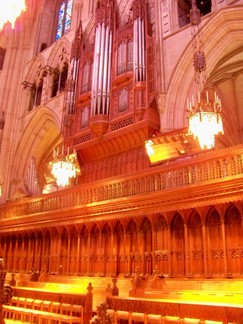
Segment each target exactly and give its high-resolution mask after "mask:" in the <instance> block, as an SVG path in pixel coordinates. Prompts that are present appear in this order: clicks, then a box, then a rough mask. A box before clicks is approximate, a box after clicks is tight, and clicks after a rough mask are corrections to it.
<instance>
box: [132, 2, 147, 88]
mask: <svg viewBox="0 0 243 324" xmlns="http://www.w3.org/2000/svg"><path fill="white" fill-rule="evenodd" d="M133 14H134V24H133V35H134V49H133V62H134V63H133V64H134V67H133V69H134V79H135V82H138V81H145V50H146V48H145V19H144V17H145V8H144V2H143V1H141V0H135V1H134V4H133Z"/></svg>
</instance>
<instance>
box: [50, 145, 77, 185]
mask: <svg viewBox="0 0 243 324" xmlns="http://www.w3.org/2000/svg"><path fill="white" fill-rule="evenodd" d="M53 157H54V160H53V161H51V162H50V167H51V173H52V174H53V176H54V178H55V179H56V182H57V185H58V186H61V187H65V186H68V185H69V183H70V179H72V178H76V176H77V175H78V174H79V173H80V168H79V165H78V160H77V153H76V151H74V153H73V154H69V149H68V152H67V155H65V154H64V152H63V151H62V153H61V154H60V155H59V149H58V148H57V149H54V150H53Z"/></svg>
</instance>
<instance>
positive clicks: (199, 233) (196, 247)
mask: <svg viewBox="0 0 243 324" xmlns="http://www.w3.org/2000/svg"><path fill="white" fill-rule="evenodd" d="M187 251H190V252H189V253H188V255H187V260H188V269H187V272H188V274H190V275H196V276H199V275H203V273H204V264H203V260H204V259H203V258H204V254H203V229H202V219H201V216H200V215H199V213H198V212H197V211H196V210H193V211H192V212H191V213H190V215H189V216H188V219H187Z"/></svg>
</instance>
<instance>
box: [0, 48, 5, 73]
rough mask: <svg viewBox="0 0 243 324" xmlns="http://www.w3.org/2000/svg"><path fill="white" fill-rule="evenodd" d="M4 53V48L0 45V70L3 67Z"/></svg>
mask: <svg viewBox="0 0 243 324" xmlns="http://www.w3.org/2000/svg"><path fill="white" fill-rule="evenodd" d="M5 54H6V50H5V49H4V48H2V47H0V70H2V69H3V63H4V57H5Z"/></svg>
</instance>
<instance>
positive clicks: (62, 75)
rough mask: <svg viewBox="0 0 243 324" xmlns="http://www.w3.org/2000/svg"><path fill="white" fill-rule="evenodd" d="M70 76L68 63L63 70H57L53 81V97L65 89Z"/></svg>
mask: <svg viewBox="0 0 243 324" xmlns="http://www.w3.org/2000/svg"><path fill="white" fill-rule="evenodd" d="M67 76H68V65H67V64H64V66H63V69H62V71H58V70H57V71H55V72H54V74H53V81H52V94H51V97H52V98H53V97H55V96H56V95H58V94H59V93H61V92H63V91H64V90H65V85H66V81H67Z"/></svg>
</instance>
